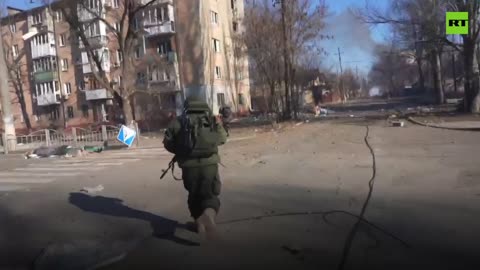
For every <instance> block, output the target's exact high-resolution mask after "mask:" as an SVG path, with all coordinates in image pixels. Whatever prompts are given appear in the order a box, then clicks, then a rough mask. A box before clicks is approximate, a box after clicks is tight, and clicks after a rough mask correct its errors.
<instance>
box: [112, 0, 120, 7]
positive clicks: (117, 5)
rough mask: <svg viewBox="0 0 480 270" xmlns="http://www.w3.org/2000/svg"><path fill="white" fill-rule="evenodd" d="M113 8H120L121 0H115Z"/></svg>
mask: <svg viewBox="0 0 480 270" xmlns="http://www.w3.org/2000/svg"><path fill="white" fill-rule="evenodd" d="M112 2H113V8H119V7H120V0H113V1H112Z"/></svg>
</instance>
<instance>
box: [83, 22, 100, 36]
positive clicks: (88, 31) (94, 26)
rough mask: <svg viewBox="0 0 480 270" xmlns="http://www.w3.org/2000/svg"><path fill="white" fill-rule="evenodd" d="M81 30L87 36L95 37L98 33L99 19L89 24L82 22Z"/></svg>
mask: <svg viewBox="0 0 480 270" xmlns="http://www.w3.org/2000/svg"><path fill="white" fill-rule="evenodd" d="M83 30H84V31H85V35H86V36H87V37H96V36H99V35H100V21H97V22H95V23H90V24H88V25H87V24H84V25H83Z"/></svg>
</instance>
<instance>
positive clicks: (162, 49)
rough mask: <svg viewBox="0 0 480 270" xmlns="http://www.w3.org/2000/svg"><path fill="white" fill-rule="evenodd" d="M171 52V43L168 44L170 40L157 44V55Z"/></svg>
mask: <svg viewBox="0 0 480 270" xmlns="http://www.w3.org/2000/svg"><path fill="white" fill-rule="evenodd" d="M171 51H172V43H171V42H170V40H168V41H163V42H160V43H158V47H157V53H158V54H167V53H169V52H171Z"/></svg>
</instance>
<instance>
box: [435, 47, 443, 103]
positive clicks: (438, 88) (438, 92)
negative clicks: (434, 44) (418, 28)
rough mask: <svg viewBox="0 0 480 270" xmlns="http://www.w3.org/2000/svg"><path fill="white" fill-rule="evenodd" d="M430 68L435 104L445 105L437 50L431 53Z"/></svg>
mask: <svg viewBox="0 0 480 270" xmlns="http://www.w3.org/2000/svg"><path fill="white" fill-rule="evenodd" d="M432 67H433V85H434V88H435V96H436V101H437V104H444V103H445V93H444V91H443V85H442V68H441V64H440V54H439V53H438V50H434V51H433V53H432Z"/></svg>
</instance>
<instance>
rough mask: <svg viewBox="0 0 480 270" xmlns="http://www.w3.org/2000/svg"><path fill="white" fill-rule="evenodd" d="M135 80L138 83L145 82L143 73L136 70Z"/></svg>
mask: <svg viewBox="0 0 480 270" xmlns="http://www.w3.org/2000/svg"><path fill="white" fill-rule="evenodd" d="M137 82H139V83H143V82H145V73H143V72H138V73H137Z"/></svg>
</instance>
